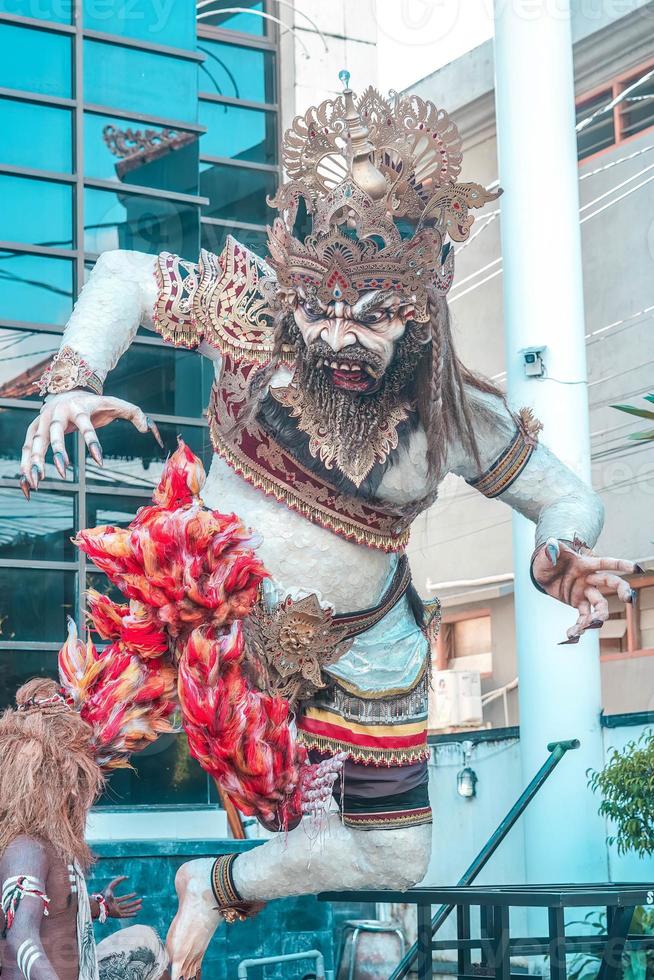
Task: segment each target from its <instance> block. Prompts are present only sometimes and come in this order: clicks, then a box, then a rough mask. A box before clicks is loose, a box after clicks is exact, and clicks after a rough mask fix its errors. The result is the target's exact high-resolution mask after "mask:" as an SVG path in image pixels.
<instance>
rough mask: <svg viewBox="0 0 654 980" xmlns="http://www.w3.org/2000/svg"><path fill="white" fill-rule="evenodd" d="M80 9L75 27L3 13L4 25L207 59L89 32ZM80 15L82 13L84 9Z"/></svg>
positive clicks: (107, 33) (196, 53)
mask: <svg viewBox="0 0 654 980" xmlns="http://www.w3.org/2000/svg"><path fill="white" fill-rule="evenodd" d="M77 13H78V5H77V3H76V4H75V7H74V12H73V23H72V24H64V23H62V22H59V21H55V20H43V19H42V18H39V17H25V16H23V15H22V14H7V13H0V24H3V23H4V24H11V25H13V26H15V27H27V28H28V29H32V30H36V31H42V32H43V33H46V34H63V35H66V36H68V37H71V38H76V37H77V36H78V35H79V34H81V36H82V40H89V41H101V42H102V43H103V44H113V45H116V47H121V48H138V50H139V51H149V52H151V53H152V54H162V55H168V57H170V58H176V59H178V60H181V61H195V62H202V61H204V55H203V54H202V53H201V52H199V51H196V50H194V49H193V48H178V47H175V45H172V44H157V42H156V41H148V40H146V39H145V38H143V39H140V38H135V37H127V36H126V35H123V34H112V33H111V31H97V30H95V29H93V28H85V27H84V24H83V17H82V18H80V17H78V16H77ZM80 13H82V9H81V8H80Z"/></svg>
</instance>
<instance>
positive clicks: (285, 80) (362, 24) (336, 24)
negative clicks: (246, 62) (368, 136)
mask: <svg viewBox="0 0 654 980" xmlns="http://www.w3.org/2000/svg"><path fill="white" fill-rule="evenodd" d="M280 17H281V18H282V19H283V20H284V21H285V22H286V23H288V24H289V25H290V26H292V28H293V33H292V34H291V33H290V32H289V33H288V34H286V35H282V50H281V74H282V126H283V127H286V126H288V125H289V124H290V123H291V121H292V119H293V117H294V116H295V115H299V114H304V112H306V110H307V109H308V108H309V106H312V105H318V104H319V103H320V102H322V101H323V100H324V99H329V98H333V97H334V96H335V95H338V94H340V92H341V91H342V89H343V86H342V84H341V82H340V81H339V79H338V73H339V71H341V69H346V70H347V71H349V72H350V73H351V76H352V79H351V85H352V88H353V89H354V90H355V91H356V92H359V91H363V90H364V89H365V88H367V86H368V85H376V84H377V48H376V42H377V24H376V21H375V19H374V17H372V16H370V10H369V8H368V5H367V4H363V3H353V2H352V0H330V2H329V3H325V2H324V0H301V2H299V3H297V4H296V5H295V9H294V10H292V11H290V10H288V8H286V9H285V8H283V7H280Z"/></svg>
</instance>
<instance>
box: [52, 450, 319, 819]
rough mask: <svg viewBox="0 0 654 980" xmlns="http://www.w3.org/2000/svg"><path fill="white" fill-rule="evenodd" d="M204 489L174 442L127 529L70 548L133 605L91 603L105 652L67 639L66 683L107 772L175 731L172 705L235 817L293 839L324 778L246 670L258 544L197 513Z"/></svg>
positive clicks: (94, 532) (239, 529)
mask: <svg viewBox="0 0 654 980" xmlns="http://www.w3.org/2000/svg"><path fill="white" fill-rule="evenodd" d="M204 479H205V477H204V470H203V467H202V464H201V463H200V461H199V460H198V459H197V457H196V456H194V455H193V453H192V452H190V450H189V449H188V448H187V447H186V446H185V445H184V443H183V442H181V441H180V443H179V448H178V449H177V451H176V452H175V453H174V454H173V456H171V458H170V459H169V460H168V462H167V464H166V466H165V468H164V472H163V475H162V479H161V482H160V483H159V486H158V487H157V489H156V491H155V492H154V494H153V501H154V502H153V504H152V505H151V506H148V507H143V508H142V509H141V510H140V511H139V512H138V514H137V516H136V517H135V518H134V520H133V521H132V522H131V524H130V525H129V527H127V528H124V529H123V528H116V527H97V528H94V529H91V530H86V531H81V532H80V533H79V535H78V536H77V538H76V544H77V545H78V547H79V548H81V549H82V551H84V552H85V553H86V554H87V555H88V556H89V558H91V560H92V561H93V562H94V564H95V565H96V566H97V567H98V568H100V569H101V570H102V571H103V572H105V573H106V575H107V576H108V578H109V579H110V580H111V581H112V582H113V583H114V584H115V585H116V586H117V587H118V588H119V589H120V591H121V592H122V593H123V595H124V596H125V597H126V598H127V599H128V600H129V601H128V603H126V604H122V605H121V604H117V603H115V602H113V600H111V599H110V598H108V597H107V596H103V595H100V594H99V593H97V592H90V593H89V596H88V608H89V617H90V620H91V625H92V628H93V629H94V631H95V632H96V633H97V634H98V636H99V637H100V638H101V639H102V640H105V641H110V643H109V646H108V647H106V648H105V649H104V650H102V651H100V652H98V651H97V650H96V648H95V646H94V645H93V643H92V642H91V641H90V640H89V642H88V643H87V644H86V645H84V644H82V643H81V642H80V641H79V640H78V639H77V635H76V632H75V631H74V627H72V628H71V632H70V633H69V638H68V641H67V643H66V644H65V645H64V647H63V649H62V651H61V654H60V672H61V680H62V684H63V686H64V687H65V689H66V690H67V691H68V692H69V693H70V694H71V696H72V697H73V698H74V700H75V702H76V704H77V705H78V707H79V708H80V711H81V714H82V717H83V718H84V719H85V720H86V721H88V723H89V724H90V725H91V726H92V727H93V729H94V732H95V738H96V746H97V750H98V753H99V755H100V758H101V759H102V761H103V765H104V766H105V768H112V767H117V766H121V765H126V764H127V759H128V756H129V754H130V753H131V752H134V751H137V750H138V749H139V748H142V747H144V745H145V744H147V743H148V742H149V741H152V740H153V739H154V738H156V737H157V736H158V735H159V734H160V733H161V732H163V731H171V730H172V726H171V721H170V718H171V715H172V714H173V712H174V710H175V707H176V706H177V704H179V705H180V706H181V711H182V724H183V726H184V729H185V731H186V734H187V736H188V740H189V747H190V750H191V754H192V755H193V756H194V758H196V759H197V760H198V761H199V762H200V764H201V765H202V766H203V768H204V769H205V770H206V771H207V772H209V773H210V774H211V775H212V776H214V778H215V779H216V780H217V781H218V782H219V783H220V785H221V786H222V787H223V788H224V789H225V791H226V792H227V793H228V794H229V795H230V796H231V798H232V799H233V800H234V803H235V804H236V805H237V806H238V807H239V809H241V810H242V812H244V813H246V814H256V815H257V816H258V817H259V818H260V819H262V820H263V821H264V822H265V823H266V824H267V825H269V826H276V827H284V826H289V825H290V824H291V823H295V822H296V821H297V820H298V819H299V817H300V815H301V813H302V811H303V808H304V806H305V802H306V800H307V799H310V798H312V793H313V790H314V789H315V785H316V779H319V778H321V777H320V775H319V774H318V773H317V772H314V770H315V769H316V767H313V766H308V765H307V764H306V752H305V750H304V749H303V748H301V747H300V746H299V745H298V744H297V742H296V740H295V736H294V734H293V730H292V727H291V710H290V705H289V703H288V702H287V701H285V700H283V699H282V698H279V697H272V696H270V695H268V694H266V693H265V692H263V691H261V690H259V689H257V687H256V686H255V684H254V683H253V681H252V679H251V671H249V670H248V669H247V663H246V656H245V649H244V642H243V634H242V629H241V621H242V620H243V618H244V617H245V616H247V614H248V613H249V612H250V610H251V609H252V606H253V604H254V602H255V601H256V599H257V594H258V590H259V586H260V584H261V582H262V580H263V578H264V577H265V575H266V570H265V568H264V567H263V565H262V563H261V562H260V561H259V559H258V558H257V557H256V555H255V552H254V548H255V547H256V545H257V543H258V539H257V538H256V536H255V535H253V534H252V533H251V532H249V531H247V530H246V529H245V527H244V526H243V524H242V523H241V521H240V520H239V519H238V518H237V517H236V516H235V515H233V514H231V515H224V514H220V513H218V512H217V511H212V510H209V509H207V508H206V507H205V506H204V505H203V503H202V500H201V499H200V496H199V494H200V490H201V488H202V485H203V484H204ZM314 776H315V777H316V778H314ZM332 781H333V780H332Z"/></svg>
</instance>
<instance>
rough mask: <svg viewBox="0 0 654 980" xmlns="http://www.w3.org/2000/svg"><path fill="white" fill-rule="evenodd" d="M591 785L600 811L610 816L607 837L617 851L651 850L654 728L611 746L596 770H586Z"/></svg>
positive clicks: (645, 852) (653, 842)
mask: <svg viewBox="0 0 654 980" xmlns="http://www.w3.org/2000/svg"><path fill="white" fill-rule="evenodd" d="M589 785H590V787H591V789H592V790H593V791H594V792H596V793H600V794H601V796H602V802H601V804H600V808H599V812H600V814H602V816H605V817H608V818H609V820H611V822H612V824H613V827H614V830H613V832H612V833H611V835H610V836H609V837H608V838H607V840H608V843H609V844H615V845H616V847H617V849H618V853H619V854H626V853H627V852H628V851H635V852H636V854H638V856H639V857H644V856H646V855H649V854H652V852H654V732H651V731H650V732H643V734H642V735H641V736H640V738H639V739H638V740H637V741H631V742H628V743H627V744H626V745H625V747H624V748H623V749H621V750H618V749H615V748H614V749H612V750H611V755H610V757H609V761H608V762H607V764H606V765H605V767H604V768H603V769H602V770H600V771H599V772H592V773H590V774H589Z"/></svg>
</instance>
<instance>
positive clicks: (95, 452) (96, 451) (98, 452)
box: [89, 442, 104, 466]
mask: <svg viewBox="0 0 654 980" xmlns="http://www.w3.org/2000/svg"><path fill="white" fill-rule="evenodd" d="M89 452H90V454H91V456H92V457H93V459H94V460H95V462H96V463H97V464H98V466H104V457H103V455H102V448H101V446H100V443H99V442H92V443H90V444H89Z"/></svg>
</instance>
